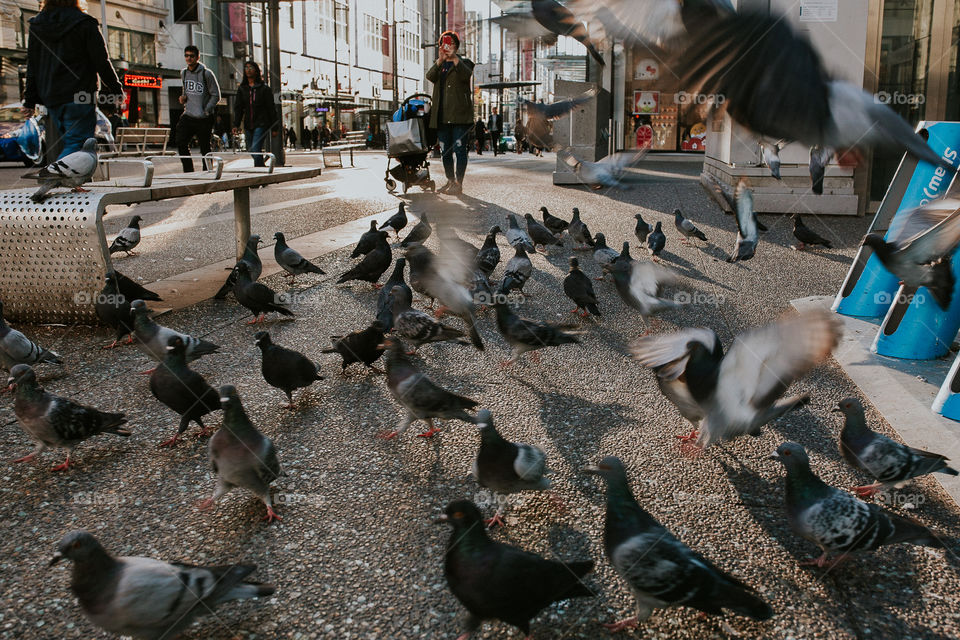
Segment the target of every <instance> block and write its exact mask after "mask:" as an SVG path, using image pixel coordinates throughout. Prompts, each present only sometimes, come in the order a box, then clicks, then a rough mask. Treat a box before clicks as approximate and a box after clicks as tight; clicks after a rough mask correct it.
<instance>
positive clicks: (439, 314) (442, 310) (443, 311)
mask: <svg viewBox="0 0 960 640" xmlns="http://www.w3.org/2000/svg"><path fill="white" fill-rule="evenodd" d="M446 313H447V308H446V307H445V306H443V305H441V306H439V307H437V310H436V311H434V312H433V317H435V318H442V317H443V316H444V315H446Z"/></svg>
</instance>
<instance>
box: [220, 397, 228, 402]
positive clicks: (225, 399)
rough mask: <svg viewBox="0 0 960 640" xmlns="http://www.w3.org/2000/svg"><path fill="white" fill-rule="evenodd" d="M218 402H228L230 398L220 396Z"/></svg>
mask: <svg viewBox="0 0 960 640" xmlns="http://www.w3.org/2000/svg"><path fill="white" fill-rule="evenodd" d="M220 402H230V398H226V397H224V398H220Z"/></svg>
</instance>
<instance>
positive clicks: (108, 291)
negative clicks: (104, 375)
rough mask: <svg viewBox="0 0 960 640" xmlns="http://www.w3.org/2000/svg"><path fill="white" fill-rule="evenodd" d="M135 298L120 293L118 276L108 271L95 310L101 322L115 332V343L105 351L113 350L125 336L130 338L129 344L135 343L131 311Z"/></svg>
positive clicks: (107, 346) (105, 347) (109, 345)
mask: <svg viewBox="0 0 960 640" xmlns="http://www.w3.org/2000/svg"><path fill="white" fill-rule="evenodd" d="M131 300H133V298H127V296H125V295H123V294H122V293H120V287H119V285H118V284H117V274H116V272H114V271H107V273H106V274H104V276H103V289H101V290H100V293H99V294H98V295H97V299H96V301H95V302H94V303H93V308H94V310H95V311H96V313H97V317H98V318H99V319H100V321H101V322H102V323H103V324H105V325H107V326H108V327H110V328H111V329H113V330H114V331H115V334H114V338H113V342H111V343H110V344H108V345H104V347H103V348H104V349H112V348H113V347H115V346H117V342H119V340H120V339H121V338H123V337H124V336H130V338H129V340H128V341H127V344H132V343H133V335H132V334H133V313H132V312H131V311H130V302H131Z"/></svg>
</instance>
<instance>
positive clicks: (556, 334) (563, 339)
mask: <svg viewBox="0 0 960 640" xmlns="http://www.w3.org/2000/svg"><path fill="white" fill-rule="evenodd" d="M501 294H505V292H504V291H503V290H501ZM505 298H506V295H501V296H498V297H497V299H496V301H495V304H494V305H493V307H494V309H495V310H496V312H497V329H498V330H499V331H500V335H502V336H503V337H504V339H505V340H506V341H507V342H508V343H509V344H510V346H511V348H512V351H511V354H510V359H509V360H506V361H504V362H502V363H501V365H500V366H501V367H509V366H510V365H512V364H513V363H514V362H516V361H517V359H518V358H519V357H520V356H522V355H523V354H524V353H526V352H527V351H536V350H537V349H543V348H544V347H557V346H560V345H564V344H579V343H580V340H579V339H578V338H577V337H576V335H574V333H573V332H564V331H561V330H560V328H559V327H557V326H554V325H552V324H547V323H546V322H535V321H533V320H528V319H526V318H521V317H520V316H518V315H517V314H515V313H514V312H513V310H512V309H511V308H510V305H508V304H507V302H506V300H505ZM534 356H536V354H534ZM534 359H535V360H536V358H534Z"/></svg>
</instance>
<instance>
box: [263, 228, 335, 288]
mask: <svg viewBox="0 0 960 640" xmlns="http://www.w3.org/2000/svg"><path fill="white" fill-rule="evenodd" d="M273 239H274V240H276V244H274V245H273V259H274V260H276V261H277V264H278V265H280V267H281V268H282V269H283V270H284V271H285V272H286V273H285V274H284V275H285V276H289V277H290V284H293V283H294V281H295V280H296V279H297V276H299V275H303V274H307V273H318V274H320V275H323V274H324V273H325V272H324V270H323V269H321V268H320V267H318V266H317V265H315V264H313V263H312V262H310V261H309V260H307V259H306V258H304V257H303V256H302V255H300V254H299V253H298V252H297V251H295V250H293V249H291V248H290V247H289V246H287V240H286V238H284V236H283V234H282V233H281V232H279V231H277V232H276V233H275V234H273Z"/></svg>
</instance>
